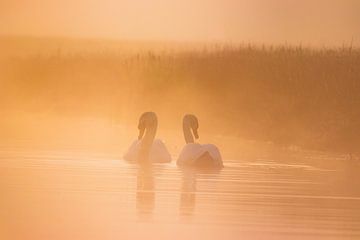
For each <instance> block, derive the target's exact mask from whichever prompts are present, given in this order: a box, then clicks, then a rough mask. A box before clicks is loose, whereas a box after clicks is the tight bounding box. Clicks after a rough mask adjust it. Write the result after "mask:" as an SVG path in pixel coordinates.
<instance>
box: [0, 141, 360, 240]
mask: <svg viewBox="0 0 360 240" xmlns="http://www.w3.org/2000/svg"><path fill="white" fill-rule="evenodd" d="M120 155H121V154H118V153H110V152H105V153H104V152H96V151H93V150H92V149H87V148H79V149H77V148H72V149H71V148H67V149H65V150H54V149H45V148H39V147H37V148H32V147H21V146H14V145H3V146H1V148H0V177H1V181H0V187H1V198H0V239H2V240H17V239H36V240H41V239H44V240H45V239H46V240H48V239H51V240H55V239H77V240H78V239H87V240H92V239H360V187H359V184H360V174H359V173H360V167H359V164H358V163H357V162H349V161H346V160H345V159H337V158H335V157H331V156H329V155H312V154H304V156H303V158H300V160H299V158H297V161H296V162H294V161H287V160H286V156H285V160H284V159H281V161H280V160H279V159H273V158H271V157H264V158H258V159H255V160H250V159H246V158H244V159H236V160H235V159H225V161H224V162H225V168H224V169H223V170H221V171H218V172H214V171H194V170H181V169H179V168H177V167H176V165H175V163H172V164H168V165H154V166H153V167H139V166H138V165H132V164H128V163H126V162H124V161H123V160H122V159H121V157H119V156H120ZM301 159H302V160H301ZM312 163H314V164H312Z"/></svg>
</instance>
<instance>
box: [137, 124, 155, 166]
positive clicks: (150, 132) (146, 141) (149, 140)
mask: <svg viewBox="0 0 360 240" xmlns="http://www.w3.org/2000/svg"><path fill="white" fill-rule="evenodd" d="M156 130H157V123H154V124H151V125H150V126H147V127H146V131H145V134H144V137H143V138H142V140H141V147H140V155H139V158H140V159H139V160H140V161H146V160H148V158H149V154H150V150H151V147H152V144H153V142H154V139H155V134H156Z"/></svg>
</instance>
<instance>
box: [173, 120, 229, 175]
mask: <svg viewBox="0 0 360 240" xmlns="http://www.w3.org/2000/svg"><path fill="white" fill-rule="evenodd" d="M198 127H199V123H198V120H197V118H196V117H195V116H194V115H185V116H184V118H183V132H184V137H185V142H186V145H185V146H184V148H183V149H182V151H181V153H180V155H179V157H178V160H177V165H179V166H193V167H208V168H222V167H223V162H222V158H221V154H220V151H219V149H218V148H217V147H216V146H215V145H214V144H199V143H194V137H195V138H199V135H198V132H197V129H198ZM191 129H192V131H193V133H192V132H191Z"/></svg>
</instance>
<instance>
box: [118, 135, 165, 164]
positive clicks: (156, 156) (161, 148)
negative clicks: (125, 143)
mask: <svg viewBox="0 0 360 240" xmlns="http://www.w3.org/2000/svg"><path fill="white" fill-rule="evenodd" d="M140 148H141V140H135V141H134V142H133V143H132V144H131V146H130V147H129V150H128V151H127V152H126V154H125V155H124V159H125V160H126V161H128V162H136V161H137V159H138V157H139V156H138V155H139V151H140ZM148 160H149V162H152V163H168V162H171V155H170V153H169V151H168V150H167V149H166V146H165V144H164V142H163V141H161V140H160V139H155V140H154V141H153V143H152V146H151V148H150V152H149V159H148Z"/></svg>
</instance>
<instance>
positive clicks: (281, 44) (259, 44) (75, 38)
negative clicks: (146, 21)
mask: <svg viewBox="0 0 360 240" xmlns="http://www.w3.org/2000/svg"><path fill="white" fill-rule="evenodd" d="M5 38H10V39H11V38H14V39H16V38H17V39H21V38H22V39H33V40H36V39H38V40H45V39H48V40H65V41H94V42H113V43H121V42H126V43H144V44H145V43H150V44H160V43H166V44H170V45H172V44H174V45H177V44H180V45H182V44H184V45H198V46H216V45H220V46H243V45H249V46H252V47H263V46H264V47H275V48H276V47H284V46H286V47H290V48H291V47H302V48H304V49H306V48H308V49H339V48H353V49H359V48H360V44H357V43H356V42H355V40H354V38H353V39H351V40H349V41H343V43H342V44H325V43H323V44H317V43H304V42H303V41H299V42H298V43H294V42H290V41H286V40H285V41H284V42H273V43H271V42H266V41H263V42H260V41H251V40H243V41H224V40H175V39H160V38H121V37H107V36H98V37H95V36H90V35H88V36H75V35H61V34H58V35H53V34H49V35H46V34H44V35H42V34H3V33H0V39H5Z"/></svg>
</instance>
